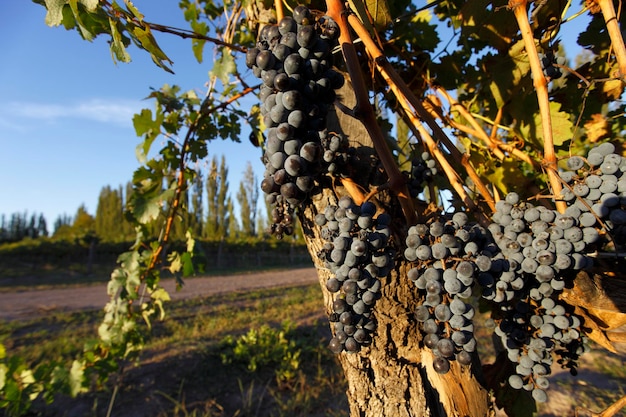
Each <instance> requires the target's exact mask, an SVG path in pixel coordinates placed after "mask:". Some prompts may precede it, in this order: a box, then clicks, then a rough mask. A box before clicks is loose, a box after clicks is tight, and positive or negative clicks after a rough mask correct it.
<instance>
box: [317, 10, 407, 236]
mask: <svg viewBox="0 0 626 417" xmlns="http://www.w3.org/2000/svg"><path fill="white" fill-rule="evenodd" d="M327 13H328V15H329V16H330V17H331V18H332V19H333V20H334V21H335V22H337V24H338V25H339V30H340V35H339V43H340V46H341V50H342V53H343V56H344V60H345V63H346V67H347V69H348V73H349V74H350V79H351V81H352V85H353V87H354V93H355V96H356V105H355V108H354V116H355V117H356V118H357V119H359V120H360V121H361V123H363V126H365V129H366V130H367V132H368V133H369V135H370V137H371V139H372V142H373V144H374V148H375V149H376V153H377V154H378V157H379V158H380V161H381V163H382V165H383V168H384V169H385V172H386V173H387V176H388V177H389V187H390V189H391V190H393V191H394V192H395V193H396V195H397V197H398V200H399V202H400V205H401V207H402V211H403V213H404V217H405V219H406V221H407V223H408V224H415V223H416V222H417V218H416V215H415V208H414V206H413V201H412V200H411V195H410V194H409V191H408V188H407V185H406V180H405V178H404V176H403V175H402V173H401V172H400V169H399V168H398V166H397V164H396V161H395V159H394V158H393V155H392V154H391V151H390V150H389V147H388V146H387V143H386V142H385V137H384V135H383V132H382V130H381V128H380V125H379V124H378V123H377V122H376V114H375V113H374V109H373V108H372V105H371V104H370V102H369V97H368V94H367V88H366V87H365V80H364V79H363V74H362V73H361V68H360V61H359V57H358V55H357V53H356V50H355V49H354V45H353V44H352V39H351V37H350V28H349V26H348V22H347V18H346V14H345V9H344V6H343V4H342V2H341V0H327Z"/></svg>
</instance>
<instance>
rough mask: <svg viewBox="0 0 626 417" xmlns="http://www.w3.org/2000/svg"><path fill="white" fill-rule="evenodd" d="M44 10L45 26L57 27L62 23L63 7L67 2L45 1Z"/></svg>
mask: <svg viewBox="0 0 626 417" xmlns="http://www.w3.org/2000/svg"><path fill="white" fill-rule="evenodd" d="M45 2H46V9H47V10H48V12H47V13H46V25H48V26H59V25H60V24H61V22H62V21H63V7H64V6H65V5H66V4H68V2H69V0H45Z"/></svg>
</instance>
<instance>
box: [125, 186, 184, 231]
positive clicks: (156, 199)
mask: <svg viewBox="0 0 626 417" xmlns="http://www.w3.org/2000/svg"><path fill="white" fill-rule="evenodd" d="M174 192H175V190H174V189H173V188H168V189H167V190H165V191H164V192H162V193H160V194H157V195H139V193H135V194H133V196H135V195H136V196H137V197H136V198H134V199H133V214H134V215H135V218H136V219H137V221H138V222H139V223H141V224H147V223H149V222H151V221H152V220H154V219H156V218H157V217H158V216H159V214H160V213H161V207H163V205H165V203H166V202H167V201H168V200H169V199H170V198H172V197H173V196H174Z"/></svg>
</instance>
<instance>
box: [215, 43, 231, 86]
mask: <svg viewBox="0 0 626 417" xmlns="http://www.w3.org/2000/svg"><path fill="white" fill-rule="evenodd" d="M236 69H237V66H236V64H235V58H233V56H232V55H231V54H230V52H229V51H227V50H222V56H221V57H220V59H218V60H217V61H215V63H214V64H213V69H211V74H213V75H214V76H216V77H217V78H219V79H220V81H222V84H224V85H226V84H228V80H229V78H230V74H232V73H234V72H235V70H236Z"/></svg>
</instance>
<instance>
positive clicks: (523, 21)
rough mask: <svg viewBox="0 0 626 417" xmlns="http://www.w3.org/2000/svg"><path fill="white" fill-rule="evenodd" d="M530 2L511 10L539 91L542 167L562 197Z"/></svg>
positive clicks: (518, 1)
mask: <svg viewBox="0 0 626 417" xmlns="http://www.w3.org/2000/svg"><path fill="white" fill-rule="evenodd" d="M527 5H528V0H510V1H509V8H510V9H512V10H513V13H514V15H515V19H516V20H517V24H518V25H519V28H520V32H521V34H522V39H523V41H524V46H525V47H526V53H527V54H528V60H529V63H530V70H531V72H532V75H533V84H534V86H535V90H536V91H537V101H538V103H539V112H540V115H541V127H542V130H543V161H542V165H543V167H544V168H545V170H546V172H547V174H548V181H549V183H550V187H551V188H552V194H553V195H555V196H557V198H558V196H560V195H561V190H562V188H561V182H560V180H559V174H558V172H557V164H556V154H555V152H554V140H553V136H552V116H551V115H550V99H549V97H548V82H547V80H546V77H545V76H544V75H543V69H542V68H541V63H540V62H539V53H538V52H537V46H536V45H535V39H534V37H533V32H532V29H531V27H530V22H529V21H528V11H527V8H526V6H527ZM566 208H567V205H566V204H565V202H564V201H559V200H558V199H557V200H556V209H557V210H558V211H559V212H560V213H563V212H565V209H566Z"/></svg>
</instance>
